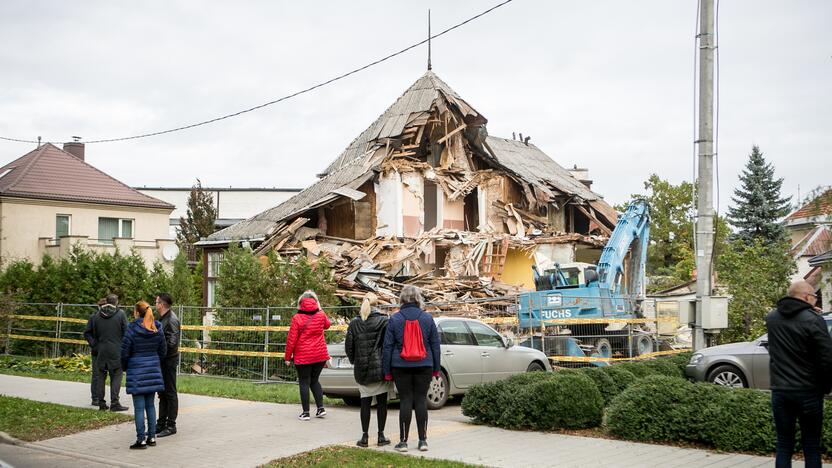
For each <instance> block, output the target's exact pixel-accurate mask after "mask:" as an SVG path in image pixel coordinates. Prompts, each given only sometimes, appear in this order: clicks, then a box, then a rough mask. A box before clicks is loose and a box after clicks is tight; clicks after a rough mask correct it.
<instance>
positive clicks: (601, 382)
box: [578, 367, 627, 407]
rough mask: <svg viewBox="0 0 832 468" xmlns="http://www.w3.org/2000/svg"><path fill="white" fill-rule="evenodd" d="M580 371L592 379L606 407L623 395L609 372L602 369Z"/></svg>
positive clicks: (582, 369) (585, 368) (593, 368)
mask: <svg viewBox="0 0 832 468" xmlns="http://www.w3.org/2000/svg"><path fill="white" fill-rule="evenodd" d="M578 371H579V372H581V373H583V374H584V375H586V376H587V377H589V378H590V379H592V381H593V382H594V383H595V387H596V388H597V389H598V391H600V392H601V397H602V398H603V399H604V406H605V407H606V406H607V405H609V404H610V402H611V401H612V399H613V397H615V396H616V395H618V394H619V393H621V391H619V390H618V386H617V385H616V383H615V381H614V380H613V379H612V377H610V374H609V373H608V372H604V369H603V368H602V367H582V368H580V369H579V370H578ZM624 372H627V371H624ZM622 390H623V389H622Z"/></svg>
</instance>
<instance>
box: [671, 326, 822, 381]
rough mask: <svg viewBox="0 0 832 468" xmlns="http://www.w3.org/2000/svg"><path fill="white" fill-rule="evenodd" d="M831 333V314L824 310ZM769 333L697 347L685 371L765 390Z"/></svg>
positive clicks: (697, 376) (695, 376)
mask: <svg viewBox="0 0 832 468" xmlns="http://www.w3.org/2000/svg"><path fill="white" fill-rule="evenodd" d="M823 319H824V320H825V321H826V328H827V329H828V330H829V333H830V334H832V314H829V313H827V314H824V315H823ZM768 363H769V356H768V335H763V336H761V337H759V338H757V339H756V340H754V341H746V342H743V343H731V344H724V345H720V346H712V347H710V348H705V349H703V350H701V351H697V352H696V353H694V354H693V356H691V357H690V361H689V362H688V365H687V366H686V367H685V375H687V377H688V379H690V380H692V381H695V382H711V383H714V384H717V385H724V386H726V387H736V388H742V387H744V388H758V389H761V390H768V389H769V386H770V384H771V382H770V381H769V368H768Z"/></svg>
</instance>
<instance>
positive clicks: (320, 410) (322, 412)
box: [315, 407, 326, 418]
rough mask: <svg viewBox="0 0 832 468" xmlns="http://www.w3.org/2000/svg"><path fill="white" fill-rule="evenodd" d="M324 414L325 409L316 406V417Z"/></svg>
mask: <svg viewBox="0 0 832 468" xmlns="http://www.w3.org/2000/svg"><path fill="white" fill-rule="evenodd" d="M324 416H326V410H325V409H324V408H323V407H320V408H318V411H315V417H316V418H322V417H324Z"/></svg>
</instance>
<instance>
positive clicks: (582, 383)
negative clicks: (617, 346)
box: [498, 372, 604, 430]
mask: <svg viewBox="0 0 832 468" xmlns="http://www.w3.org/2000/svg"><path fill="white" fill-rule="evenodd" d="M544 375H545V374H544ZM526 380H528V381H529V382H530V383H528V384H527V385H524V386H520V385H518V384H517V381H515V382H514V383H513V384H512V383H509V386H510V387H509V389H510V390H512V393H511V398H510V402H509V404H508V405H507V406H506V408H505V411H503V414H502V416H501V417H500V419H499V421H498V424H499V425H500V426H503V427H509V428H529V429H537V430H553V429H580V428H587V427H595V426H598V425H599V424H600V423H601V417H602V415H603V410H604V399H603V397H602V396H601V392H600V391H599V390H598V388H597V387H596V386H595V383H594V382H593V381H592V379H590V378H589V377H587V376H586V375H585V374H583V373H580V372H556V373H552V374H549V375H548V377H543V378H537V379H534V378H532V379H526ZM535 380H536V381H535ZM512 387H513V388H512Z"/></svg>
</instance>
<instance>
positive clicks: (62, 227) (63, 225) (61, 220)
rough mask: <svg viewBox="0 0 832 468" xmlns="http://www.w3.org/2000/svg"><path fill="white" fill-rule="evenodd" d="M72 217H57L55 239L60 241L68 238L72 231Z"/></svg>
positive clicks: (61, 215)
mask: <svg viewBox="0 0 832 468" xmlns="http://www.w3.org/2000/svg"><path fill="white" fill-rule="evenodd" d="M71 219H72V217H71V216H70V215H64V214H59V215H55V239H60V238H61V237H63V236H68V235H69V233H70V232H71V231H70V220H71Z"/></svg>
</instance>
